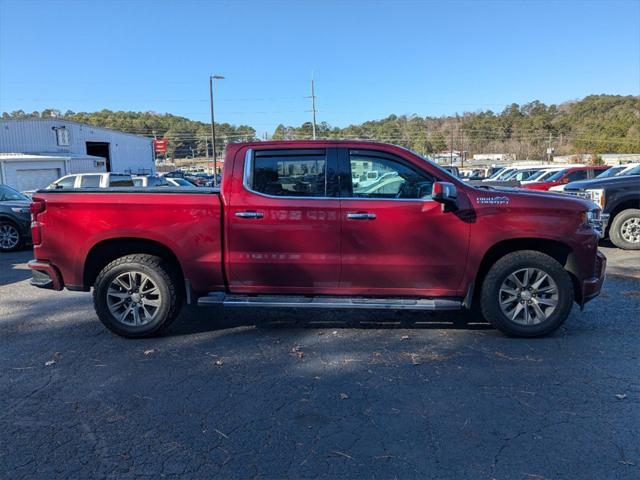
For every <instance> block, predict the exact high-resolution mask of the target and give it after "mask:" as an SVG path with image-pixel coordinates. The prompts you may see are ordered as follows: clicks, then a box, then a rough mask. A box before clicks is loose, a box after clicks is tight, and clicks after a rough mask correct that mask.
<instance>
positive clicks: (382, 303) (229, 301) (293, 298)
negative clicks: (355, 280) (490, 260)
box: [198, 293, 462, 310]
mask: <svg viewBox="0 0 640 480" xmlns="http://www.w3.org/2000/svg"><path fill="white" fill-rule="evenodd" d="M198 305H199V306H201V307H207V306H225V307H278V308H369V309H383V310H384V309H388V310H460V309H461V308H462V301H460V300H456V299H450V298H433V299H424V298H420V299H415V298H397V297H396V298H373V297H331V296H326V297H325V296H320V297H309V296H302V295H300V296H298V295H228V294H225V293H210V294H209V295H207V296H206V297H200V298H198Z"/></svg>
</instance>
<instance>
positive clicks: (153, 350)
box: [144, 348, 156, 355]
mask: <svg viewBox="0 0 640 480" xmlns="http://www.w3.org/2000/svg"><path fill="white" fill-rule="evenodd" d="M155 352H156V349H155V348H150V349H149V350H145V351H144V354H145V355H151V354H152V353H155Z"/></svg>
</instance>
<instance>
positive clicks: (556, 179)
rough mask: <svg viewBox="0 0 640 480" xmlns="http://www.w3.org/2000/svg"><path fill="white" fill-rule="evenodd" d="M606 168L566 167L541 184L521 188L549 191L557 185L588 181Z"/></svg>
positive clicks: (536, 183)
mask: <svg viewBox="0 0 640 480" xmlns="http://www.w3.org/2000/svg"><path fill="white" fill-rule="evenodd" d="M608 168H609V167H607V166H580V167H568V168H565V169H564V170H560V171H559V172H556V173H554V174H553V175H551V176H550V177H549V178H547V179H546V180H544V181H542V182H533V183H527V184H526V185H522V188H526V189H528V190H549V189H550V188H551V187H555V186H558V185H564V184H567V183H570V182H576V181H578V180H589V179H591V178H594V177H595V176H596V175H598V174H599V173H601V172H603V171H605V170H606V169H608Z"/></svg>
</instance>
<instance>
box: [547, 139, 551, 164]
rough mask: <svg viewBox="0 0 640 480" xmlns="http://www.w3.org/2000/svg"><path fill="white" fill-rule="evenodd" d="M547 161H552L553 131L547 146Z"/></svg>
mask: <svg viewBox="0 0 640 480" xmlns="http://www.w3.org/2000/svg"><path fill="white" fill-rule="evenodd" d="M547 162H549V163H551V132H549V146H548V147H547Z"/></svg>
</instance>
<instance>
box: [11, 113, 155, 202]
mask: <svg viewBox="0 0 640 480" xmlns="http://www.w3.org/2000/svg"><path fill="white" fill-rule="evenodd" d="M86 172H120V173H140V174H151V173H155V162H154V156H153V148H152V139H151V138H147V137H140V136H137V135H131V134H128V133H123V132H118V131H116V130H110V129H107V128H99V127H94V126H91V125H84V124H82V123H77V122H73V121H70V120H62V119H56V118H46V119H45V118H43V119H40V118H35V119H25V120H0V184H5V185H9V186H11V187H13V188H15V189H17V190H19V191H25V190H35V189H38V188H44V187H46V186H47V185H49V184H50V183H51V182H52V181H54V180H56V179H57V178H60V177H61V176H63V175H66V174H69V173H86Z"/></svg>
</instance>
